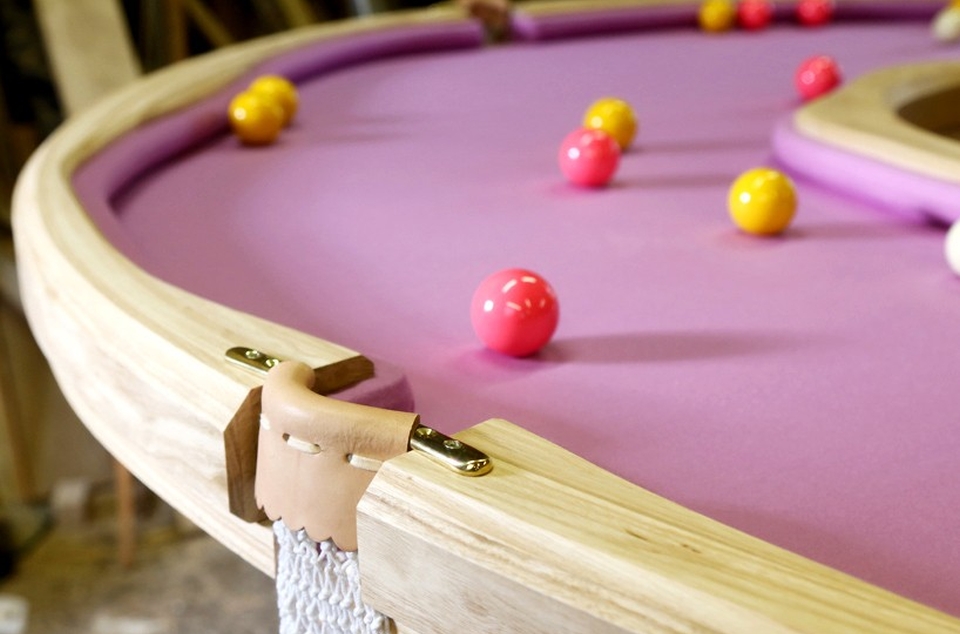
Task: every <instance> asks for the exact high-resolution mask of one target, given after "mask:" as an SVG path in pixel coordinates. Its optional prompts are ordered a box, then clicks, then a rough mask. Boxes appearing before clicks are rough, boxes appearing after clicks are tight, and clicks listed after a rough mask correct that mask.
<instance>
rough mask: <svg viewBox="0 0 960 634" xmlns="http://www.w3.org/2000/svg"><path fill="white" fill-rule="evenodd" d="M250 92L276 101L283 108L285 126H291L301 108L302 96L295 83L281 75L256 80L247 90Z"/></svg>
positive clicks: (266, 76)
mask: <svg viewBox="0 0 960 634" xmlns="http://www.w3.org/2000/svg"><path fill="white" fill-rule="evenodd" d="M247 90H249V91H250V92H255V93H259V94H262V95H266V96H268V97H271V98H273V99H276V100H277V102H278V103H279V104H280V107H281V108H283V125H285V126H286V125H289V124H290V122H291V121H292V120H293V117H294V115H296V114H297V108H298V107H299V106H300V96H299V95H298V93H297V87H296V86H294V85H293V83H292V82H291V81H290V80H288V79H286V78H284V77H280V76H279V75H264V76H262V77H258V78H256V79H255V80H254V81H253V83H251V84H250V87H249V88H248V89H247Z"/></svg>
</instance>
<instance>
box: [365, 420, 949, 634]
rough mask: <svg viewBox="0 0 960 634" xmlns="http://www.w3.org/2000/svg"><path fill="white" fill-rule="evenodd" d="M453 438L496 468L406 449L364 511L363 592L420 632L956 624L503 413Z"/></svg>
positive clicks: (893, 628) (912, 628)
mask: <svg viewBox="0 0 960 634" xmlns="http://www.w3.org/2000/svg"><path fill="white" fill-rule="evenodd" d="M457 438H459V439H460V440H463V441H464V442H467V443H470V444H472V445H474V446H475V447H477V448H479V449H480V450H482V451H486V452H487V453H488V454H489V455H490V456H491V458H492V459H493V460H494V464H495V466H494V470H493V471H492V472H491V473H490V474H488V475H486V476H483V477H480V478H464V477H461V476H457V475H456V474H453V473H450V472H448V471H446V470H444V469H443V468H441V467H438V466H437V465H435V464H434V463H432V462H430V461H429V460H428V459H426V458H424V457H423V456H420V455H417V454H414V453H409V454H406V455H404V456H401V457H399V458H396V459H394V460H390V461H389V462H387V463H386V464H385V465H384V466H383V467H382V468H381V470H380V472H379V473H378V474H377V476H376V478H374V481H373V483H372V484H371V486H370V488H369V489H368V491H367V495H366V496H365V497H364V499H363V500H362V501H361V503H360V508H359V514H360V520H359V541H360V553H361V557H362V563H363V565H362V569H361V575H362V585H363V590H364V600H365V601H367V602H368V603H369V604H370V605H371V606H372V607H374V608H376V609H378V610H380V611H382V612H384V613H386V614H390V615H392V616H393V617H394V618H396V619H397V620H398V621H399V622H402V623H404V624H405V625H406V626H408V627H412V628H414V629H415V630H416V631H418V632H421V633H422V634H428V633H431V632H449V631H469V632H471V633H485V632H490V633H493V632H505V631H511V632H524V634H538V633H541V632H542V633H544V634H546V633H548V632H549V633H553V634H556V633H558V632H591V634H599V633H603V632H724V633H727V632H729V633H730V634H734V633H735V634H742V633H743V632H792V633H797V632H806V633H810V634H831V633H839V632H871V633H873V634H879V633H881V632H889V633H890V634H893V633H898V634H904V633H907V632H915V633H917V634H920V633H924V634H932V633H934V632H957V631H960V622H958V621H956V620H954V619H952V618H950V617H948V616H946V615H943V614H941V613H939V612H936V611H934V610H931V609H929V608H926V607H924V606H921V605H919V604H916V603H912V602H910V601H907V600H905V599H902V598H900V597H898V596H896V595H894V594H891V593H889V592H887V591H884V590H880V589H878V588H876V587H874V586H871V585H869V584H866V583H864V582H862V581H859V580H857V579H855V578H853V577H850V576H847V575H844V574H842V573H839V572H837V571H835V570H832V569H830V568H827V567H825V566H822V565H819V564H815V563H813V562H811V561H809V560H806V559H804V558H802V557H799V556H797V555H794V554H792V553H789V552H787V551H785V550H782V549H778V548H776V547H774V546H771V545H769V544H766V543H764V542H761V541H759V540H757V539H754V538H752V537H749V536H748V535H745V534H743V533H741V532H739V531H735V530H732V529H730V528H728V527H726V526H723V525H721V524H719V523H717V522H715V521H713V520H710V519H708V518H706V517H704V516H701V515H697V514H695V513H692V512H690V511H689V510H687V509H684V508H682V507H680V506H679V505H677V504H674V503H672V502H669V501H667V500H664V499H663V498H660V497H658V496H656V495H653V494H652V493H649V492H646V491H644V490H642V489H640V488H638V487H636V486H634V485H632V484H630V483H628V482H626V481H624V480H621V479H619V478H617V477H615V476H613V475H611V474H609V473H607V472H605V471H603V470H601V469H599V468H597V467H596V466H594V465H592V464H590V463H588V462H586V461H584V460H582V459H580V458H578V457H576V456H574V455H573V454H571V453H569V452H567V451H565V450H563V449H560V448H559V447H557V446H555V445H552V444H550V443H548V442H546V441H545V440H542V439H541V438H538V437H537V436H534V435H532V434H530V433H529V432H526V431H524V430H523V429H521V428H519V427H517V426H515V425H512V424H510V423H508V422H506V421H503V420H491V421H487V422H485V423H483V424H481V425H478V426H477V427H474V428H471V429H468V430H466V431H464V432H463V433H461V434H458V435H457ZM454 615H455V616H454ZM453 623H457V624H458V627H462V628H463V629H462V630H459V629H455V628H454V626H453V625H452V624H453Z"/></svg>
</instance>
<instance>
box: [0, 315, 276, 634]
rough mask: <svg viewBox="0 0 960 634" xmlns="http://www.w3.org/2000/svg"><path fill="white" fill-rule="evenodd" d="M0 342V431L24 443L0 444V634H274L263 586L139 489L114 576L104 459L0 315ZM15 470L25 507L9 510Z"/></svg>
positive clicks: (22, 338)
mask: <svg viewBox="0 0 960 634" xmlns="http://www.w3.org/2000/svg"><path fill="white" fill-rule="evenodd" d="M0 342H2V344H3V345H2V348H3V349H0V354H3V353H6V354H9V355H10V357H11V359H12V360H13V366H12V367H14V368H16V370H15V372H14V377H13V379H14V383H15V386H14V387H15V388H16V389H15V390H14V392H15V404H16V405H17V407H16V410H17V417H16V420H13V421H6V422H5V423H4V424H18V425H20V427H21V431H22V435H23V437H24V443H25V444H24V446H22V447H20V451H19V452H17V451H15V448H14V447H12V446H11V444H10V443H9V437H2V436H0V520H2V526H0V527H3V528H6V527H9V528H12V529H13V530H12V533H13V534H12V539H9V538H8V537H10V536H8V535H6V534H4V533H0V542H2V543H0V546H4V547H6V546H7V542H12V543H13V544H14V545H16V546H17V547H18V548H19V550H20V551H21V556H20V559H19V561H18V563H17V567H16V572H15V574H13V575H12V576H9V577H7V578H5V579H0V634H67V633H69V634H77V633H84V634H173V633H177V634H193V633H197V634H201V633H203V634H219V633H223V634H227V633H229V634H246V633H250V634H253V633H257V634H265V633H270V632H274V633H275V632H277V631H278V618H277V607H276V590H275V587H274V584H273V580H272V579H270V578H269V577H267V576H265V575H264V574H263V573H261V572H259V571H257V570H255V569H254V568H253V567H252V566H250V565H249V564H247V563H245V562H244V561H243V560H241V559H240V558H239V557H237V556H236V555H234V554H233V553H231V552H229V551H228V550H227V549H225V548H224V547H223V546H221V545H219V544H218V543H217V542H215V541H214V540H213V539H211V538H210V537H207V536H206V535H205V534H203V533H202V532H200V531H199V530H197V529H196V528H193V527H190V526H188V525H187V523H186V522H184V521H180V520H179V518H177V516H176V515H175V513H174V512H173V511H172V510H171V509H170V508H169V507H168V506H166V505H165V504H163V503H162V502H160V501H159V500H157V499H156V498H155V497H154V496H152V494H150V493H149V492H147V491H146V490H145V489H141V490H140V495H139V499H140V502H141V503H140V505H139V506H140V507H141V508H140V517H139V518H138V522H139V524H138V527H137V539H138V544H137V552H136V560H135V562H134V564H133V566H131V567H130V568H129V569H124V568H122V567H121V566H120V564H119V562H118V551H117V541H116V529H115V522H116V519H115V518H116V513H115V510H114V509H115V504H114V502H115V500H114V497H113V488H112V468H111V461H110V458H109V456H108V455H107V453H106V452H105V451H104V450H103V449H102V447H100V445H99V444H98V443H97V442H96V440H94V439H93V437H92V436H90V434H89V432H87V431H86V429H85V428H84V427H83V425H82V424H81V423H80V422H79V421H78V420H77V419H76V417H75V416H74V415H73V413H72V412H71V411H70V408H69V406H68V405H67V403H66V402H65V401H64V399H63V396H62V395H61V394H60V393H59V390H58V389H57V387H56V384H55V382H54V381H53V378H52V376H51V375H50V373H49V369H48V368H47V367H46V364H45V363H44V361H43V356H42V354H41V353H40V351H39V350H38V349H37V347H36V344H35V343H34V342H33V340H32V338H31V337H30V334H29V331H28V330H27V326H26V323H25V322H24V320H23V317H22V315H21V314H19V313H18V312H17V311H13V310H11V309H9V308H8V307H7V306H4V305H2V304H0ZM8 396H11V395H8ZM17 460H22V461H23V463H24V464H25V465H26V468H27V470H28V472H29V481H30V482H29V486H30V490H31V492H30V495H29V498H30V499H34V500H38V501H39V502H38V503H37V504H36V505H33V506H30V505H26V504H23V503H19V504H18V503H17V500H18V499H22V496H21V495H20V494H19V492H18V487H16V486H13V484H12V483H11V481H10V480H11V474H12V473H14V471H15V470H14V469H12V468H11V463H12V462H14V461H17ZM77 484H78V485H79V495H78V494H77V492H78V490H77V488H76V487H74V486H73V485H77ZM64 492H66V493H68V494H69V495H66V496H64V495H63V493H64ZM84 492H86V493H88V495H84ZM64 497H66V498H68V500H67V504H64V501H63V498H64ZM69 498H73V502H72V506H71V503H70V499H69ZM78 505H79V506H78ZM54 516H56V517H57V518H58V520H57V521H56V522H52V521H51V520H50V519H49V518H51V517H54ZM2 554H3V553H0V555H2ZM0 560H2V557H0ZM0 563H2V562H0ZM0 569H2V565H0ZM0 576H2V570H0ZM23 607H26V609H27V625H26V627H25V628H22V627H19V626H18V625H17V619H18V616H19V612H20V609H21V608H23Z"/></svg>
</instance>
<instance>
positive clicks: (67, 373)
mask: <svg viewBox="0 0 960 634" xmlns="http://www.w3.org/2000/svg"><path fill="white" fill-rule="evenodd" d="M463 20H464V17H463V14H462V12H461V11H459V10H449V11H440V10H428V11H420V12H406V13H402V14H393V15H387V16H382V17H370V18H365V19H363V20H353V21H344V22H337V23H329V24H325V25H319V26H317V27H312V28H307V29H302V30H297V31H291V32H288V33H284V34H281V35H279V36H274V37H271V38H266V39H263V40H257V41H254V42H250V43H247V44H244V45H240V46H236V47H231V48H227V49H222V50H220V51H217V52H215V53H212V54H210V55H208V56H205V57H201V58H196V59H193V60H189V61H187V62H185V63H183V64H180V65H177V67H175V68H171V69H168V70H164V71H160V72H158V73H155V74H152V75H149V76H147V77H144V78H143V79H141V80H138V81H136V82H134V83H132V84H130V85H129V86H127V87H126V88H124V89H122V90H120V91H119V92H117V93H115V94H113V95H112V96H110V97H108V98H106V99H105V100H103V101H101V102H99V103H98V104H96V105H95V106H93V107H91V108H89V109H87V110H85V111H83V112H82V113H80V114H79V115H78V116H76V117H74V118H73V119H71V120H70V121H69V122H68V123H67V124H66V125H64V126H62V127H61V128H60V129H59V130H58V131H57V132H55V133H54V135H52V136H51V138H50V139H49V140H48V141H47V142H46V143H45V144H44V145H43V146H42V147H41V148H40V150H38V151H37V152H36V153H35V155H34V156H33V157H32V158H31V160H30V161H29V163H28V165H27V167H26V168H25V169H24V171H23V172H22V174H21V176H20V179H19V181H18V183H17V187H16V191H15V195H14V204H13V207H14V219H13V224H14V232H15V239H16V248H17V261H18V272H19V275H20V285H21V289H22V295H23V303H24V307H25V311H26V313H27V317H28V319H29V322H30V325H31V328H32V330H33V332H34V335H35V336H36V338H37V341H38V343H39V344H40V346H41V349H42V350H43V352H44V354H45V356H47V357H48V359H49V362H50V365H51V367H52V368H53V371H54V373H55V375H56V377H57V381H58V383H59V384H60V386H61V388H62V390H63V392H64V395H65V396H66V397H67V399H68V401H69V402H70V404H71V406H72V407H73V408H74V410H75V411H76V412H77V414H78V415H79V417H80V418H81V420H83V421H84V423H85V424H86V425H87V427H88V428H89V429H90V430H91V432H92V433H93V434H94V436H95V437H96V438H97V439H98V440H99V441H100V442H101V443H102V444H103V445H104V446H105V447H106V448H107V450H108V451H110V452H111V453H112V454H113V455H114V456H116V457H117V458H118V459H119V460H120V461H121V462H123V463H124V465H125V466H126V467H127V468H129V469H130V471H131V472H132V473H133V474H134V475H136V476H137V478H139V479H140V480H141V481H143V482H144V483H145V484H146V485H147V486H148V487H150V488H151V489H152V490H153V491H155V492H156V493H157V494H158V495H160V496H161V497H163V498H164V499H165V500H167V501H168V502H169V503H170V504H171V505H172V506H174V507H175V508H176V509H177V510H178V511H180V512H181V513H183V514H184V515H185V516H186V517H188V518H190V519H191V520H192V521H193V522H195V523H196V524H197V525H198V526H200V527H201V528H202V529H203V530H204V531H206V532H207V533H209V534H210V535H212V536H214V537H215V538H217V539H218V540H219V541H221V542H222V543H224V544H225V545H226V546H227V547H228V548H230V549H231V550H233V551H234V552H237V553H238V554H240V555H241V556H242V557H244V558H245V559H247V560H248V561H249V562H250V563H252V564H253V565H255V566H256V567H257V568H259V569H261V570H263V571H264V572H267V573H268V574H273V571H274V554H273V538H272V534H271V532H270V530H269V528H268V527H265V526H260V525H258V524H248V523H246V522H244V521H242V520H240V519H238V518H236V517H234V516H233V515H231V514H230V510H229V504H228V483H227V478H226V467H225V456H224V439H223V432H224V430H225V429H226V427H227V425H228V424H229V422H230V420H231V418H232V417H233V415H234V413H235V412H236V410H237V408H239V407H240V406H241V405H242V403H243V402H244V399H245V398H246V396H247V395H248V394H249V392H250V390H251V389H252V388H254V387H255V386H257V385H258V384H260V383H261V382H262V379H261V378H259V377H258V376H256V375H255V374H253V373H250V372H248V371H246V370H244V369H241V368H236V367H234V366H231V365H229V364H227V363H226V362H225V361H224V359H223V355H224V352H225V351H226V350H227V349H228V348H230V347H233V346H249V347H253V348H258V349H260V350H263V351H266V352H268V353H270V354H272V355H276V356H278V357H280V358H287V359H296V360H299V361H302V362H304V363H306V364H308V365H311V366H314V367H320V366H324V365H327V364H330V363H334V362H341V361H344V360H349V359H352V358H357V357H358V355H357V353H356V352H354V351H351V350H348V349H346V348H344V347H341V346H338V345H335V344H332V343H329V342H326V341H322V340H320V339H317V338H315V337H312V336H308V335H306V334H304V333H301V332H297V331H295V330H292V329H289V328H283V327H280V326H278V325H276V324H273V323H270V322H267V321H264V320H262V319H257V318H254V317H252V316H250V315H246V314H243V313H240V312H238V311H235V310H231V309H229V308H226V307H224V306H221V305H218V304H214V303H212V302H210V301H207V300H205V299H202V298H199V297H196V296H194V295H191V294H189V293H186V292H184V291H182V290H181V289H178V288H175V287H173V286H170V285H168V284H165V283H163V282H161V281H160V280H158V279H156V278H153V277H151V276H150V275H148V274H147V273H145V272H144V271H142V270H141V269H139V268H137V267H136V266H135V265H133V264H132V263H131V262H130V261H129V260H127V259H126V258H125V257H124V256H123V255H121V254H120V253H119V252H118V251H117V250H116V249H114V248H113V247H112V246H111V245H110V244H109V243H108V242H107V241H106V240H105V239H104V237H103V236H102V235H101V234H100V232H99V231H98V230H97V228H96V227H95V226H94V225H93V223H92V222H91V220H90V218H89V217H88V216H87V215H86V212H85V211H84V209H83V208H82V206H81V205H80V204H79V203H78V201H77V199H76V197H75V196H74V193H73V190H72V187H71V176H72V174H73V172H74V171H75V170H76V168H77V167H78V166H79V165H80V164H81V163H82V162H83V161H84V160H85V159H86V158H87V157H90V156H92V155H93V154H94V153H96V152H97V151H98V150H99V149H101V148H102V147H104V146H105V145H106V144H107V143H109V142H110V141H111V140H113V139H115V138H117V137H119V136H120V135H122V134H124V133H125V132H127V131H129V130H132V129H133V128H136V127H137V126H139V125H141V124H143V123H145V122H147V121H149V120H151V119H153V118H155V117H156V116H159V115H163V114H166V113H169V112H172V111H173V110H175V109H177V108H180V107H182V106H185V105H188V104H190V103H193V102H195V101H197V100H199V99H202V98H203V97H205V96H207V95H209V94H212V93H214V92H215V91H217V90H218V89H220V88H222V87H224V86H226V85H227V84H228V83H229V82H231V81H233V80H235V79H236V78H237V77H239V76H240V75H242V74H243V73H245V72H247V71H249V70H250V69H251V68H252V67H254V66H255V65H256V64H258V63H260V62H262V61H263V60H264V59H265V58H268V57H270V56H273V55H277V54H280V53H283V52H286V51H289V50H292V49H295V48H297V47H300V46H304V45H306V44H308V43H311V42H317V41H321V40H324V39H332V38H340V37H349V36H352V35H355V34H359V33H369V32H374V31H377V30H382V29H390V28H394V27H398V26H407V25H417V24H428V23H429V24H440V23H443V22H454V21H458V22H462V21H463ZM363 363H366V361H365V360H364V361H363ZM65 450H68V449H65Z"/></svg>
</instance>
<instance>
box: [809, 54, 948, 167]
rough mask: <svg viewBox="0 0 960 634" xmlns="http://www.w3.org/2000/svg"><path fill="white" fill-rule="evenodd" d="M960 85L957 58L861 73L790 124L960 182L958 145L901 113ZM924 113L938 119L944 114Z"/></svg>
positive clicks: (845, 147) (864, 153) (824, 140)
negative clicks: (909, 119)
mask: <svg viewBox="0 0 960 634" xmlns="http://www.w3.org/2000/svg"><path fill="white" fill-rule="evenodd" d="M958 87H960V62H955V61H949V62H932V63H927V64H910V65H904V66H897V67H894V68H887V69H883V70H879V71H877V72H874V73H871V74H869V75H865V76H863V77H860V78H858V79H856V80H854V81H852V82H850V83H849V84H847V85H846V86H843V87H841V88H840V89H838V90H836V91H835V92H833V93H831V94H829V95H827V96H825V97H823V98H821V99H819V100H817V101H814V102H812V103H810V104H809V105H806V106H804V107H802V108H800V109H799V110H798V111H797V112H796V114H795V115H794V120H793V122H794V127H795V129H796V130H797V131H798V132H800V133H801V134H803V135H805V136H807V137H808V138H811V139H814V140H816V141H817V142H819V143H823V144H825V145H828V146H831V147H837V148H841V149H843V150H845V151H848V152H851V153H854V154H859V155H861V156H866V157H868V158H870V159H873V160H876V161H879V162H881V163H885V164H888V165H894V166H896V167H899V168H901V169H904V170H907V171H910V172H913V173H919V174H922V175H924V176H930V177H933V178H938V179H941V180H944V181H947V182H950V183H960V144H958V143H957V142H956V141H955V140H951V139H948V138H946V137H944V136H941V135H939V134H936V133H934V132H931V131H930V130H927V129H924V127H921V126H920V125H917V124H916V123H912V122H910V121H908V120H907V119H906V118H904V117H903V116H901V115H900V114H899V113H900V111H901V110H902V109H904V108H907V107H909V106H910V104H914V103H917V102H919V101H923V100H925V99H929V98H931V97H933V96H935V95H937V94H938V93H941V92H945V91H948V90H951V89H953V90H956V89H957V88H958ZM953 110H956V109H955V108H954V109H953ZM927 116H935V117H938V118H941V119H942V117H943V116H944V115H943V114H940V113H937V114H932V113H928V115H927ZM947 116H953V121H947V122H946V123H953V124H958V123H960V114H955V113H949V114H948V115H947ZM942 123H943V121H941V124H942Z"/></svg>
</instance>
